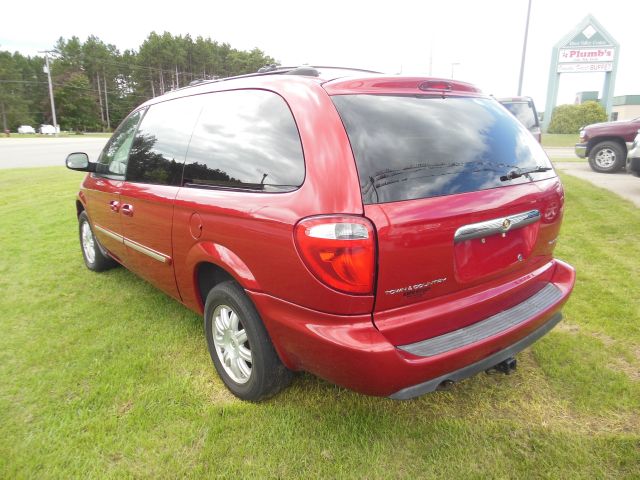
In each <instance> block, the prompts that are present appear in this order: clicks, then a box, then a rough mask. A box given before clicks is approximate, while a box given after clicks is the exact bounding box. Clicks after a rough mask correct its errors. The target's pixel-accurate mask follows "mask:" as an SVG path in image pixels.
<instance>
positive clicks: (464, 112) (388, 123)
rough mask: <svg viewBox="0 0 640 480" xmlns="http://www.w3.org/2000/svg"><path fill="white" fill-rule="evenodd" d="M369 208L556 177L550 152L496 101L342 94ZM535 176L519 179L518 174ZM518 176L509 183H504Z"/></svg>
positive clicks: (339, 102) (338, 101)
mask: <svg viewBox="0 0 640 480" xmlns="http://www.w3.org/2000/svg"><path fill="white" fill-rule="evenodd" d="M332 100H333V102H334V104H335V106H336V108H337V109H338V113H339V114H340V117H341V118H342V121H343V123H344V125H345V128H346V131H347V134H348V136H349V140H350V142H351V148H352V150H353V154H354V156H355V159H356V164H357V167H358V175H359V177H360V188H361V191H362V198H363V201H364V203H365V204H372V203H385V202H394V201H401V200H411V199H417V198H427V197H435V196H442V195H452V194H456V193H463V192H471V191H477V190H486V189H489V188H497V187H502V186H507V185H514V184H519V183H526V182H530V181H534V180H540V179H543V178H550V177H553V176H555V173H554V172H553V170H552V169H550V170H545V168H550V167H551V164H550V162H549V159H548V157H547V155H546V154H545V152H544V150H543V149H542V147H541V146H540V144H538V142H536V141H535V139H534V138H533V137H532V136H531V135H530V134H529V132H528V131H527V130H526V129H525V128H524V127H523V126H522V125H521V124H520V123H518V121H516V120H515V119H514V118H513V116H512V115H510V114H509V113H508V112H507V111H506V110H505V109H503V108H502V107H501V106H500V104H499V103H498V102H497V101H495V100H493V99H488V98H460V97H447V98H441V97H437V98H435V97H429V96H422V95H411V96H408V95H404V96H401V95H337V96H333V97H332ZM538 167H542V168H541V169H539V170H540V171H534V170H536V169H538ZM518 169H521V170H528V171H529V170H531V171H533V173H531V174H528V175H522V176H514V175H513V173H512V172H514V170H515V171H518ZM506 176H510V177H513V178H509V179H508V180H507V181H505V180H501V177H506Z"/></svg>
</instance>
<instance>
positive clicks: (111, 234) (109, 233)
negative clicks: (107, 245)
mask: <svg viewBox="0 0 640 480" xmlns="http://www.w3.org/2000/svg"><path fill="white" fill-rule="evenodd" d="M93 228H95V229H96V230H98V231H99V232H100V233H104V234H105V235H106V236H107V237H111V238H113V239H114V240H116V241H118V242H123V241H124V237H123V236H122V235H119V234H117V233H115V232H112V231H111V230H107V229H106V228H104V227H101V226H100V225H98V224H97V223H94V224H93Z"/></svg>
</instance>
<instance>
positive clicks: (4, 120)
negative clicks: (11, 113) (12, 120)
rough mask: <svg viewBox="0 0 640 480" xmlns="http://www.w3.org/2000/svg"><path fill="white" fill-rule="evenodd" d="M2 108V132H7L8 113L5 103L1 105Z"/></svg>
mask: <svg viewBox="0 0 640 480" xmlns="http://www.w3.org/2000/svg"><path fill="white" fill-rule="evenodd" d="M0 107H2V131H3V132H7V131H8V130H9V129H8V128H7V111H6V110H5V108H4V102H2V103H0Z"/></svg>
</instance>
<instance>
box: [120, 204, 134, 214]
mask: <svg viewBox="0 0 640 480" xmlns="http://www.w3.org/2000/svg"><path fill="white" fill-rule="evenodd" d="M122 213H123V215H126V216H127V217H133V205H129V204H128V203H125V204H124V205H122Z"/></svg>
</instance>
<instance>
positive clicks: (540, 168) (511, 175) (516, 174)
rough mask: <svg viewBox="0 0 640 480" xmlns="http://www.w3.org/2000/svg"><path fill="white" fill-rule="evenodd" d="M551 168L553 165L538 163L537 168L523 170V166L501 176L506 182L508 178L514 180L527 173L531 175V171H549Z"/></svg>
mask: <svg viewBox="0 0 640 480" xmlns="http://www.w3.org/2000/svg"><path fill="white" fill-rule="evenodd" d="M549 170H551V167H543V166H541V165H538V166H537V167H536V168H532V169H530V170H522V169H521V168H516V170H511V171H510V172H509V173H507V174H506V175H503V176H501V177H500V180H502V181H503V182H506V181H507V180H513V179H514V178H519V177H523V176H525V175H527V176H529V174H531V173H538V172H548V171H549Z"/></svg>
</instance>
